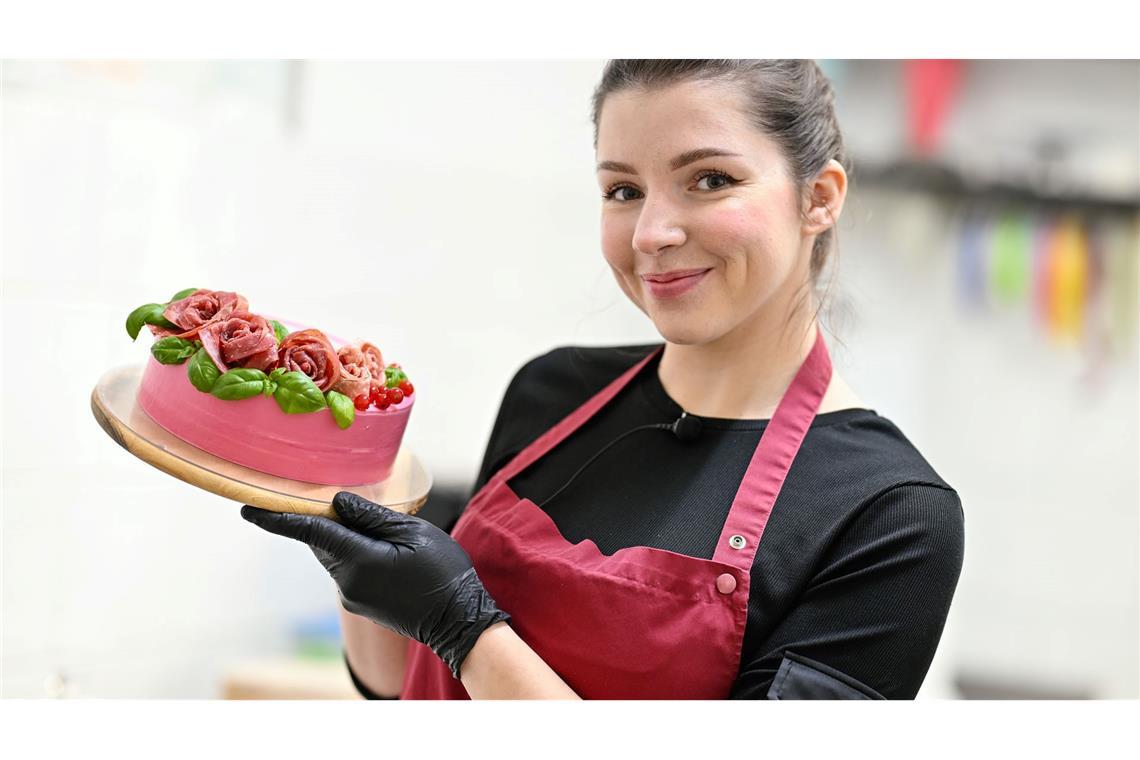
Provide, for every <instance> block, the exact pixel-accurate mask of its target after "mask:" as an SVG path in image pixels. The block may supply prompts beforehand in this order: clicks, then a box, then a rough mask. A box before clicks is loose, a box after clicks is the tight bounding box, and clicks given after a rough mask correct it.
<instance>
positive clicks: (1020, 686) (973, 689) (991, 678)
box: [954, 671, 1096, 699]
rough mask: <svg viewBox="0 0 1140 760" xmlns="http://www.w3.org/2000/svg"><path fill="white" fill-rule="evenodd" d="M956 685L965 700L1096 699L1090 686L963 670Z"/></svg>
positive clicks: (955, 680)
mask: <svg viewBox="0 0 1140 760" xmlns="http://www.w3.org/2000/svg"><path fill="white" fill-rule="evenodd" d="M954 688H955V689H957V691H958V695H959V696H960V697H961V698H962V699H1095V698H1096V697H1095V695H1094V689H1093V688H1092V687H1091V686H1081V685H1076V684H1060V683H1046V682H1045V681H1036V682H1035V681H1032V680H1030V679H1027V678H1015V677H1010V676H1001V675H994V674H982V673H971V672H969V671H960V672H959V673H958V675H957V676H955V677H954Z"/></svg>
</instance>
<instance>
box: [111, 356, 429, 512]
mask: <svg viewBox="0 0 1140 760" xmlns="http://www.w3.org/2000/svg"><path fill="white" fill-rule="evenodd" d="M142 371H143V368H142V366H141V365H138V366H125V367H117V368H115V369H112V370H109V371H108V372H107V373H106V374H104V375H103V377H102V378H100V379H99V382H98V383H97V384H96V386H95V389H94V390H93V391H92V392H91V411H92V412H93V413H94V415H95V419H96V421H98V423H99V426H100V427H102V428H103V430H104V431H105V432H106V433H107V435H109V436H111V439H112V440H114V441H115V443H117V444H119V445H120V446H122V447H123V448H124V449H126V450H127V451H128V452H130V453H131V454H133V455H134V456H136V457H138V458H139V459H141V460H143V461H144V462H146V463H147V464H149V465H152V466H154V467H157V468H158V469H160V470H162V471H163V472H165V473H167V474H169V475H173V476H174V477H176V478H178V479H179V480H183V481H185V482H187V483H189V484H190V485H193V486H197V487H198V488H201V489H203V490H206V491H209V492H210V493H213V494H217V495H218V496H222V497H224V498H227V499H232V500H233V501H236V502H241V503H242V504H252V505H253V506H255V507H261V508H262V509H269V510H273V511H274V512H294V513H297V514H309V515H322V516H324V517H331V518H333V519H336V514H335V513H334V512H333V509H332V499H333V496H335V495H336V494H337V492H339V491H351V492H352V493H355V494H359V495H360V496H363V497H364V498H366V499H368V500H369V501H373V502H375V503H377V504H382V505H384V506H385V507H388V508H389V509H396V510H399V511H401V512H406V513H408V514H415V513H416V512H417V511H418V510H419V508H420V507H422V506H423V504H424V502H425V501H427V495H428V492H429V491H430V490H431V475H430V474H429V473H428V471H427V470H426V469H425V468H424V466H423V463H422V462H420V460H419V458H418V457H416V456H415V455H414V454H413V453H412V452H411V451H409V450H408V449H407V447H401V448H400V451H399V453H398V454H397V455H396V462H395V464H394V465H393V467H392V474H391V475H390V476H389V477H388V478H386V479H385V480H383V481H381V482H379V483H372V484H370V485H363V486H326V485H320V484H317V483H306V482H303V481H300V480H289V479H287V478H280V477H277V476H276V475H269V474H267V473H264V472H259V471H257V470H252V469H250V468H248V467H243V466H241V465H239V464H234V463H233V462H229V461H227V460H225V459H221V458H220V457H216V456H214V455H213V454H209V453H207V452H205V451H203V450H202V449H199V448H198V447H196V446H193V445H191V444H189V443H187V442H186V441H184V440H182V439H181V438H178V437H177V436H175V435H172V434H171V433H169V432H167V431H166V430H165V429H164V428H162V427H160V426H159V425H158V424H157V423H156V422H155V421H154V420H152V419H151V418H150V417H149V416H147V414H146V412H144V411H143V410H142V409H141V408H140V407H139V405H138V402H137V401H136V397H137V395H138V389H139V381H140V379H141V378H142Z"/></svg>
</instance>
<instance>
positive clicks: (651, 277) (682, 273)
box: [641, 268, 709, 283]
mask: <svg viewBox="0 0 1140 760" xmlns="http://www.w3.org/2000/svg"><path fill="white" fill-rule="evenodd" d="M707 271H709V269H708V268H705V269H675V270H673V271H672V272H663V273H661V274H643V275H641V279H643V280H645V281H646V282H653V283H666V282H673V281H674V280H682V279H684V278H686V277H693V276H694V275H698V274H704V273H705V272H707Z"/></svg>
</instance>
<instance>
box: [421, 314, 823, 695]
mask: <svg viewBox="0 0 1140 760" xmlns="http://www.w3.org/2000/svg"><path fill="white" fill-rule="evenodd" d="M661 350H662V349H661V348H658V349H656V350H655V351H653V352H652V353H651V354H650V355H649V356H647V357H646V358H645V359H643V360H641V361H640V362H638V363H637V364H636V365H634V366H633V367H631V368H630V369H629V370H627V371H626V372H625V373H623V374H622V375H621V376H620V377H618V378H617V379H615V380H614V381H613V382H611V383H610V384H609V385H608V386H606V387H605V388H603V389H602V390H601V391H599V392H598V393H597V394H596V395H594V396H593V397H592V398H591V399H589V400H588V401H587V402H586V403H585V404H583V405H582V406H580V407H579V408H578V409H576V410H575V411H573V412H571V413H570V414H569V415H567V416H566V418H565V419H563V420H562V421H561V422H559V423H558V424H557V425H555V426H554V427H552V428H551V429H549V430H547V431H546V432H545V433H543V434H542V435H541V436H539V438H538V439H536V440H535V441H534V442H533V443H531V444H530V445H529V446H528V447H526V448H525V449H523V450H522V451H521V452H519V454H518V455H517V456H515V457H514V459H512V460H511V461H510V463H508V464H507V465H506V466H505V467H504V468H503V469H502V470H500V471H499V472H497V473H495V475H494V476H493V477H492V478H491V479H490V480H489V481H488V482H487V483H486V485H485V486H484V487H483V488H482V489H480V490H479V492H478V493H477V494H476V495H475V496H474V498H472V500H471V502H470V503H469V504H468V505H467V508H466V509H465V510H464V512H463V515H462V516H461V517H460V519H459V521H458V522H457V523H456V526H455V530H454V531H453V532H452V536H453V538H454V539H455V540H456V541H458V542H459V544H460V545H461V546H462V547H463V548H464V549H465V550H466V551H467V553H468V554H469V555H470V557H471V560H472V563H473V564H474V566H475V571H476V572H477V573H478V574H479V578H480V579H481V580H482V581H483V585H484V586H485V587H486V589H487V591H488V593H490V594H491V596H492V597H493V598H494V599H495V602H496V604H497V605H498V606H499V608H500V609H502V610H505V611H506V612H508V613H510V615H511V621H510V623H509V625H510V626H511V628H512V629H513V630H514V631H515V633H516V634H517V635H518V636H519V637H520V638H521V639H522V640H523V641H525V642H526V643H527V644H528V645H529V646H530V647H531V649H533V650H534V651H535V653H537V654H538V656H539V657H541V658H542V659H543V661H545V662H546V663H547V664H548V665H549V666H550V667H551V669H553V670H554V671H555V672H556V673H557V674H558V675H559V676H560V677H561V678H562V680H564V681H565V682H566V683H567V684H568V685H569V686H570V688H571V689H573V690H574V692H575V693H576V694H578V696H580V697H582V698H583V699H724V698H725V697H727V696H728V695H729V692H730V691H731V689H732V685H733V682H734V681H735V680H736V677H737V675H738V673H739V669H740V650H741V645H742V643H743V641H744V626H745V622H746V621H747V618H748V590H749V583H750V578H751V570H752V563H753V559H754V558H755V556H756V550H757V548H758V547H759V545H760V539H761V537H762V536H763V534H764V527H765V525H766V524H767V522H768V516H769V515H770V514H771V512H772V507H773V505H774V504H775V502H776V497H777V496H778V495H779V493H780V489H781V487H782V486H783V483H784V479H785V478H786V477H787V474H788V470H789V469H790V468H791V465H792V460H793V459H794V458H795V455H796V453H797V452H798V451H799V448H800V444H801V443H802V441H803V438H804V435H805V434H806V433H807V430H808V427H809V426H810V425H811V422H812V419H814V417H815V414H816V412H817V411H818V409H819V405H820V401H821V400H822V399H823V395H824V392H825V391H826V390H827V386H828V384H829V382H830V380H831V360H830V357H829V356H828V353H827V347H826V346H825V345H824V342H823V336H822V334H820V333H819V332H818V331H817V333H816V338H815V343H814V344H813V346H812V349H811V352H810V353H809V354H808V356H807V358H806V359H805V360H804V362H803V364H802V365H801V366H800V369H799V371H798V372H797V373H796V377H795V379H794V380H793V381H792V384H791V385H790V386H789V387H788V389H787V391H786V392H785V393H784V396H783V398H782V399H781V400H780V403H779V406H778V407H777V408H776V412H775V414H774V415H773V416H772V419H771V421H770V422H769V423H768V426H767V428H766V429H765V430H764V432H763V434H762V435H761V436H760V442H759V444H758V445H757V447H756V451H755V452H754V453H753V455H752V459H751V461H750V462H749V465H748V469H747V471H746V472H745V474H744V478H743V480H742V481H741V484H740V487H739V489H738V490H737V493H736V497H735V498H734V499H733V502H732V508H731V509H730V511H729V514H728V517H727V519H726V520H725V524H724V529H723V531H722V532H721V536H720V540H719V542H718V543H717V548H716V550H715V552H714V554H713V558H712V559H702V558H698V557H690V556H686V555H683V554H678V553H676V552H671V551H668V550H664V549H655V548H650V547H645V546H634V547H629V548H625V549H620V550H619V551H617V552H615V553H614V554H613V555H611V556H606V555H605V554H602V553H601V551H600V550H599V549H598V547H597V545H596V544H595V543H594V542H593V541H590V540H588V539H587V540H584V541H581V542H580V543H576V544H573V543H570V542H568V541H567V540H566V539H565V538H563V536H562V535H561V534H560V533H559V532H558V528H557V526H556V525H555V524H554V521H553V520H551V518H550V517H549V516H548V515H547V514H546V513H545V512H544V511H543V510H542V509H541V508H540V507H539V506H538V505H536V504H535V503H534V502H533V501H531V500H530V499H523V498H519V496H518V495H517V494H516V493H514V492H513V491H512V490H511V489H510V487H509V486H508V485H507V481H509V480H510V479H511V478H513V477H514V476H515V475H517V474H518V473H520V472H522V471H523V470H524V469H526V468H527V467H529V466H530V465H532V464H533V463H534V462H536V461H538V460H539V459H540V458H542V457H543V456H545V455H546V454H547V453H548V452H549V451H551V450H552V449H553V448H554V447H555V446H557V445H558V444H559V443H561V442H562V441H563V440H564V439H565V438H566V437H567V436H569V435H571V434H572V433H573V432H574V431H575V430H577V429H578V428H579V427H580V426H581V425H582V424H584V423H585V422H586V421H587V420H588V419H590V418H591V417H592V416H593V415H594V414H595V413H597V411H598V410H599V409H601V408H602V407H603V406H605V404H607V403H609V401H610V400H611V399H613V397H614V396H616V395H617V394H618V393H619V392H620V391H621V390H622V389H623V388H624V387H625V386H626V385H627V384H628V383H629V382H630V380H632V379H633V378H634V377H635V376H636V375H637V373H638V372H640V371H641V369H642V368H643V367H644V366H645V365H646V364H648V363H649V361H650V360H651V359H653V357H654V356H656V355H657V354H658V353H659V352H660V351H661ZM400 697H401V699H468V698H469V696H468V694H467V691H466V689H464V688H463V684H462V683H461V682H460V681H458V680H457V679H455V678H454V677H453V676H452V675H451V671H450V670H448V668H447V666H446V665H444V663H443V661H442V660H440V659H439V658H438V657H437V656H436V655H435V653H433V652H432V651H431V650H430V649H428V648H427V647H425V646H424V645H422V644H420V643H419V642H416V641H410V642H409V649H408V658H407V667H406V670H405V673H404V683H403V689H402V690H401V694H400Z"/></svg>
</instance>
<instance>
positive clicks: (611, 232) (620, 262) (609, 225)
mask: <svg viewBox="0 0 1140 760" xmlns="http://www.w3.org/2000/svg"><path fill="white" fill-rule="evenodd" d="M602 255H603V256H605V258H606V263H608V264H609V265H610V266H611V267H613V268H614V269H617V270H619V271H628V270H630V269H632V268H633V228H632V227H631V226H630V225H629V224H628V223H626V222H625V221H623V220H621V219H618V218H616V217H612V216H611V217H605V216H604V217H602Z"/></svg>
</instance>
